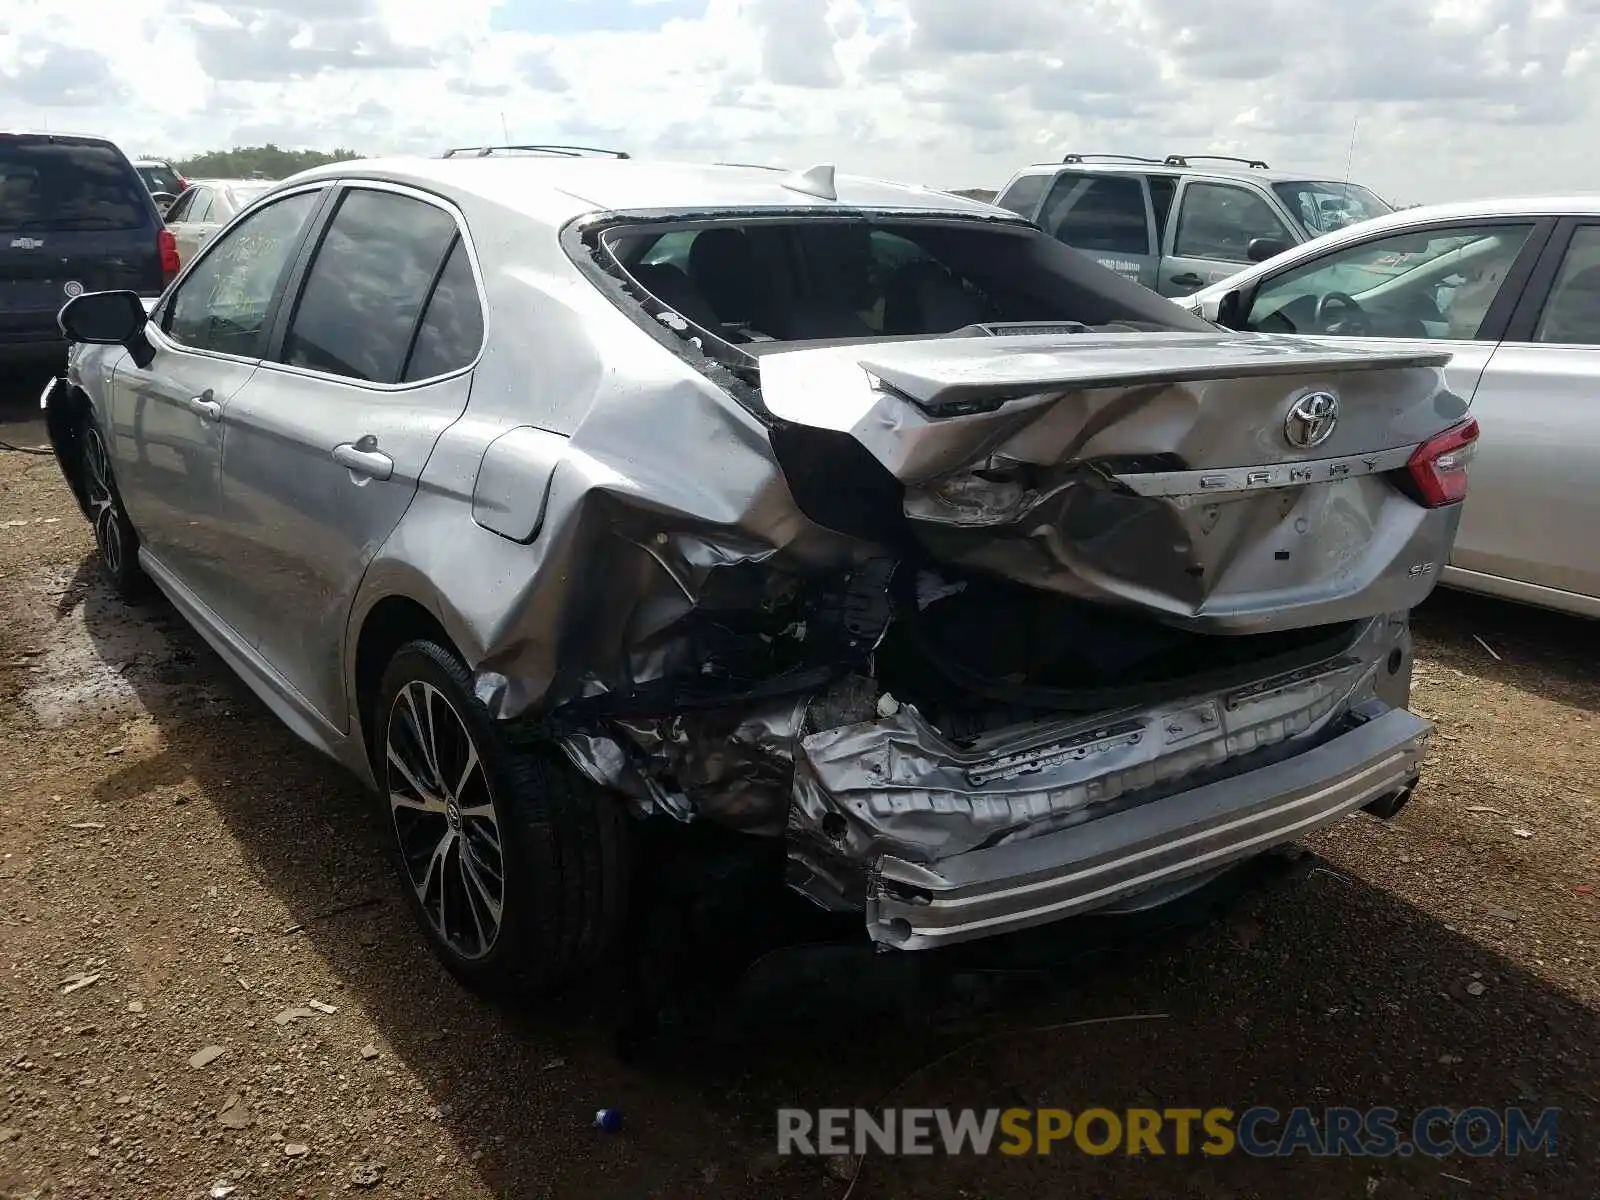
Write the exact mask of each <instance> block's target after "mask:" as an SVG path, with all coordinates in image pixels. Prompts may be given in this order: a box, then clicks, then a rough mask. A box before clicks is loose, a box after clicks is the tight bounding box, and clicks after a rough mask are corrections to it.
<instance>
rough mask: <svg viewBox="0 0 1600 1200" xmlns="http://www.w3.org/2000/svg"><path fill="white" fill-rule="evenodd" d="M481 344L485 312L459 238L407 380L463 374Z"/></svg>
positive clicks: (428, 312) (419, 335) (414, 350)
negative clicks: (451, 373) (479, 303)
mask: <svg viewBox="0 0 1600 1200" xmlns="http://www.w3.org/2000/svg"><path fill="white" fill-rule="evenodd" d="M482 344H483V309H482V308H481V307H479V305H478V286H477V284H476V283H475V282H473V278H472V263H471V261H470V260H469V259H468V258H467V248H466V245H465V244H464V243H463V242H462V241H461V239H460V238H457V239H456V245H455V249H454V250H452V251H450V261H449V262H447V263H446V264H445V268H444V273H443V274H441V275H440V276H439V282H438V283H437V284H435V285H434V288H433V295H432V296H430V297H429V298H428V307H427V310H426V311H425V312H424V313H423V314H422V324H421V325H420V326H418V328H417V344H416V345H415V346H414V347H413V348H412V350H411V361H410V362H409V363H407V364H406V374H405V377H406V380H407V381H408V382H409V381H410V380H413V379H432V378H433V377H434V376H435V375H444V374H447V373H449V372H451V371H457V370H460V369H461V368H462V367H465V366H467V365H468V364H469V363H471V362H472V360H473V359H474V358H476V357H477V356H478V347H479V346H481V345H482Z"/></svg>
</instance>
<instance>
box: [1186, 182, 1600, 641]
mask: <svg viewBox="0 0 1600 1200" xmlns="http://www.w3.org/2000/svg"><path fill="white" fill-rule="evenodd" d="M1180 303H1181V304H1183V305H1184V306H1185V307H1188V308H1191V309H1192V310H1194V311H1197V312H1199V313H1200V314H1201V315H1202V316H1205V317H1207V318H1209V319H1211V320H1216V321H1219V322H1220V323H1221V324H1223V325H1227V326H1229V327H1231V328H1234V329H1240V330H1250V331H1259V332H1277V333H1299V334H1306V335H1309V336H1312V337H1315V338H1318V339H1324V338H1326V339H1337V341H1338V344H1341V345H1344V344H1348V343H1350V342H1356V343H1358V344H1365V345H1370V346H1373V347H1382V346H1388V347H1391V348H1402V347H1414V348H1416V349H1434V350H1442V351H1446V352H1448V353H1449V354H1450V355H1451V360H1450V365H1449V366H1448V367H1447V368H1446V375H1447V377H1448V379H1449V383H1450V386H1451V388H1452V390H1454V391H1455V392H1456V393H1457V394H1458V395H1459V396H1461V397H1462V398H1463V399H1465V400H1467V401H1468V402H1469V403H1470V404H1471V406H1472V412H1473V415H1474V416H1476V417H1477V418H1478V420H1479V422H1480V423H1481V426H1482V429H1483V438H1482V441H1481V442H1480V443H1479V445H1478V447H1477V449H1476V451H1475V457H1474V459H1473V462H1472V467H1471V474H1472V499H1471V501H1470V502H1469V503H1468V504H1467V505H1466V506H1465V508H1464V510H1463V512H1462V518H1461V529H1460V532H1459V534H1458V536H1457V538H1456V544H1455V551H1454V553H1453V554H1452V555H1451V557H1450V564H1449V566H1448V568H1447V569H1445V571H1444V572H1443V573H1442V582H1443V583H1445V584H1447V585H1449V586H1453V587H1458V588H1462V589H1465V590H1467V591H1474V592H1483V593H1486V594H1488V595H1492V596H1499V597H1503V598H1505V599H1508V600H1516V601H1520V602H1523V603H1527V604H1536V605H1540V606H1543V607H1546V608H1552V609H1559V610H1562V611H1564V612H1569V613H1575V614H1578V615H1582V616H1589V617H1600V551H1597V550H1596V548H1595V547H1596V546H1597V545H1600V542H1597V541H1596V537H1595V530H1596V529H1600V458H1597V457H1596V455H1595V444H1596V441H1597V440H1600V404H1597V403H1596V393H1597V391H1600V196H1580V197H1572V198H1528V197H1519V198H1515V199H1507V200H1476V201H1471V202H1466V203H1459V204H1447V205H1433V206H1430V207H1422V208H1409V209H1405V210H1403V211H1401V212H1398V213H1394V214H1392V215H1390V216H1385V217H1379V218H1377V219H1376V220H1372V221H1367V222H1365V223H1363V224H1361V225H1357V226H1353V227H1351V228H1348V229H1343V230H1340V231H1339V232H1337V233H1332V234H1328V235H1327V236H1325V237H1320V238H1317V239H1315V240H1314V241H1310V242H1306V243H1304V244H1303V245H1300V246H1297V247H1295V248H1294V249H1292V250H1290V251H1288V252H1287V253H1284V254H1280V255H1278V256H1277V257H1275V258H1272V259H1269V260H1267V261H1266V262H1263V263H1258V264H1257V265H1255V266H1253V267H1250V268H1248V269H1247V270H1244V271H1241V272H1239V273H1238V274H1237V275H1233V276H1230V277H1229V278H1228V279H1225V280H1223V281H1222V282H1220V283H1215V284H1212V285H1211V286H1210V287H1208V288H1205V289H1204V290H1202V291H1199V292H1196V293H1195V294H1194V295H1192V296H1188V297H1185V298H1184V299H1183V300H1182V301H1180Z"/></svg>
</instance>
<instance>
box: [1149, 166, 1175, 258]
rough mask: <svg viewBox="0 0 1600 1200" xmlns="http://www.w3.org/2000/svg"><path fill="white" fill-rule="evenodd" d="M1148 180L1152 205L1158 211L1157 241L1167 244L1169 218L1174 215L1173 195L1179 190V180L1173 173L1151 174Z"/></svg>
mask: <svg viewBox="0 0 1600 1200" xmlns="http://www.w3.org/2000/svg"><path fill="white" fill-rule="evenodd" d="M1146 182H1148V183H1149V185H1150V207H1151V208H1153V209H1155V211H1156V241H1157V242H1160V243H1162V244H1165V242H1166V240H1167V218H1168V217H1170V216H1171V215H1172V197H1173V195H1174V194H1175V193H1176V192H1177V190H1178V181H1177V179H1176V178H1174V177H1173V176H1171V175H1151V176H1148V177H1147V179H1146Z"/></svg>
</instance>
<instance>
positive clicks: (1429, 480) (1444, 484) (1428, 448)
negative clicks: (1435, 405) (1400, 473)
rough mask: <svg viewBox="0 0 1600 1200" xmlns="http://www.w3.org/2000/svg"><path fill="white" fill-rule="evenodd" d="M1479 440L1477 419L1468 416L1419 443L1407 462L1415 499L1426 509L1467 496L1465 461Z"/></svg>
mask: <svg viewBox="0 0 1600 1200" xmlns="http://www.w3.org/2000/svg"><path fill="white" fill-rule="evenodd" d="M1477 442H1478V422H1477V420H1476V419H1475V418H1469V419H1468V420H1466V421H1463V422H1462V423H1461V424H1460V425H1457V426H1455V427H1454V428H1453V429H1446V430H1445V431H1444V432H1443V433H1441V434H1439V435H1438V436H1437V437H1431V438H1429V439H1428V440H1427V441H1425V442H1423V443H1422V445H1420V446H1418V447H1417V449H1416V452H1415V453H1413V454H1412V456H1411V459H1410V461H1408V462H1407V463H1406V471H1407V472H1408V473H1409V474H1410V476H1411V482H1412V484H1413V485H1414V486H1415V488H1416V493H1417V500H1418V501H1419V502H1421V503H1422V505H1423V506H1424V507H1426V508H1443V507H1444V506H1445V505H1446V504H1459V503H1460V502H1461V501H1462V500H1463V499H1465V498H1466V495H1467V464H1468V463H1470V462H1471V461H1472V454H1473V451H1474V450H1475V449H1476V447H1477Z"/></svg>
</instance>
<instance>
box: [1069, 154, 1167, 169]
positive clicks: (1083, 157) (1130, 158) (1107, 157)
mask: <svg viewBox="0 0 1600 1200" xmlns="http://www.w3.org/2000/svg"><path fill="white" fill-rule="evenodd" d="M1091 158H1092V159H1094V160H1095V161H1097V162H1132V163H1150V164H1152V165H1155V166H1159V165H1160V164H1161V160H1160V159H1159V158H1140V157H1139V156H1138V155H1137V154H1066V155H1063V156H1062V158H1061V161H1062V162H1064V163H1082V162H1088V161H1089V160H1090V159H1091ZM1168 161H1169V162H1170V161H1171V160H1170V159H1169V160H1168Z"/></svg>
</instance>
